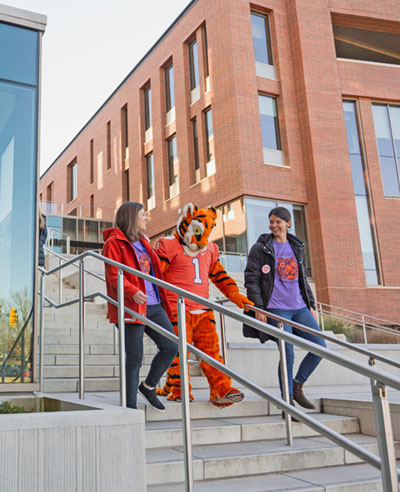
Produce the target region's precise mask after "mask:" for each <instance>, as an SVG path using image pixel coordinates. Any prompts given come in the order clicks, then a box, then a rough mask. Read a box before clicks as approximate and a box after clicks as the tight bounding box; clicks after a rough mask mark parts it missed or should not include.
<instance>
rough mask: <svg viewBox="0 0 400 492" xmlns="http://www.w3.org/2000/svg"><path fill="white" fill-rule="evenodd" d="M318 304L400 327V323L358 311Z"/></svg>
mask: <svg viewBox="0 0 400 492" xmlns="http://www.w3.org/2000/svg"><path fill="white" fill-rule="evenodd" d="M317 304H318V305H321V306H325V307H327V308H333V309H337V310H338V311H344V312H347V313H351V314H357V315H359V316H365V317H367V318H371V319H376V320H378V321H383V322H384V323H388V324H389V325H399V326H400V323H399V322H395V321H390V320H388V319H384V318H379V317H378V316H372V315H370V314H365V313H359V312H358V311H352V310H351V309H347V308H342V307H339V306H333V305H332V304H326V303H325V302H320V301H317Z"/></svg>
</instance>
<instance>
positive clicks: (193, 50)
mask: <svg viewBox="0 0 400 492" xmlns="http://www.w3.org/2000/svg"><path fill="white" fill-rule="evenodd" d="M189 70H190V90H191V91H192V90H193V89H195V88H196V87H198V85H199V84H200V76H199V55H198V51H197V41H196V39H195V40H194V41H192V42H191V43H190V44H189Z"/></svg>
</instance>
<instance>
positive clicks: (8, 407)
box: [0, 401, 29, 414]
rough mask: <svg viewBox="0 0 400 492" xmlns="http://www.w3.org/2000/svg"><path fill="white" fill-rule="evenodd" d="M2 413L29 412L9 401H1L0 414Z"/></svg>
mask: <svg viewBox="0 0 400 492" xmlns="http://www.w3.org/2000/svg"><path fill="white" fill-rule="evenodd" d="M2 413H3V414H4V413H29V412H28V411H27V410H25V408H22V407H19V406H18V405H13V404H12V403H10V402H9V401H3V402H2V403H1V404H0V414H2Z"/></svg>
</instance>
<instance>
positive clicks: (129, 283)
mask: <svg viewBox="0 0 400 492" xmlns="http://www.w3.org/2000/svg"><path fill="white" fill-rule="evenodd" d="M103 238H104V241H105V244H104V246H103V254H104V256H107V258H110V259H111V260H114V261H118V263H122V264H124V265H126V266H129V267H131V268H135V270H139V271H140V266H139V261H138V259H137V256H136V253H135V250H134V249H133V246H132V244H131V242H130V241H129V239H128V238H127V237H126V236H125V234H124V233H123V232H122V231H121V230H120V229H117V228H112V229H106V230H104V231H103ZM141 243H142V244H143V246H144V247H145V248H146V250H147V252H148V254H149V256H150V258H151V261H152V263H153V271H154V274H155V276H156V277H157V278H159V279H162V272H161V264H160V260H159V258H158V256H157V255H156V254H155V253H154V251H153V249H152V247H151V245H150V243H149V241H148V240H147V239H144V238H143V239H141ZM105 271H106V284H107V294H108V295H109V296H110V297H111V298H112V299H115V300H118V287H117V285H118V280H117V279H118V268H117V267H114V266H111V265H108V264H107V263H105ZM139 290H141V291H142V292H144V293H146V287H145V283H144V280H143V279H142V278H139V277H137V276H136V275H133V274H131V273H127V272H124V291H125V307H128V308H130V309H133V310H134V311H136V312H137V313H139V314H142V315H144V316H146V303H143V304H137V303H136V302H135V301H134V300H133V296H134V295H135V294H136V292H138V291H139ZM158 290H159V292H160V296H161V302H162V305H163V307H164V309H165V311H166V313H167V315H168V317H169V318H170V319H172V314H171V311H170V309H169V307H168V302H167V298H166V294H165V290H164V289H163V288H161V287H158ZM131 317H132V316H131V315H129V314H128V313H125V318H131ZM107 318H108V319H109V320H110V322H111V323H118V308H117V306H114V305H113V304H110V303H108V313H107ZM135 322H136V323H141V321H139V320H136V321H135Z"/></svg>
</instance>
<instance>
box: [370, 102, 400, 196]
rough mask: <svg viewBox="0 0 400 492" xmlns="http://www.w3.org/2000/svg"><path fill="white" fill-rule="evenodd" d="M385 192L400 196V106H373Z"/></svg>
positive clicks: (387, 194)
mask: <svg viewBox="0 0 400 492" xmlns="http://www.w3.org/2000/svg"><path fill="white" fill-rule="evenodd" d="M372 111H373V115H374V124H375V134H376V142H377V145H378V152H379V161H380V163H381V173H382V182H383V191H384V193H385V195H386V196H396V197H398V196H400V106H392V105H389V104H373V105H372Z"/></svg>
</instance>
